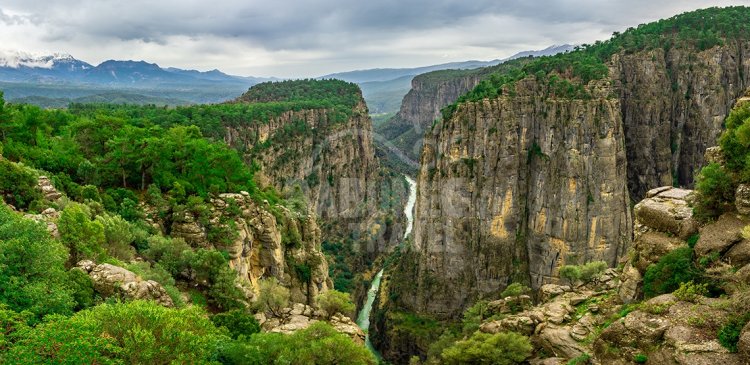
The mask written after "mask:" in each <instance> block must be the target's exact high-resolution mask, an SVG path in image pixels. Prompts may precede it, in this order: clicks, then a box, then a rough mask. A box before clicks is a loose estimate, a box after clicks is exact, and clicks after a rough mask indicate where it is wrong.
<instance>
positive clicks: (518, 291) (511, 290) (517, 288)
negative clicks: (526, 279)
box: [500, 283, 531, 298]
mask: <svg viewBox="0 0 750 365" xmlns="http://www.w3.org/2000/svg"><path fill="white" fill-rule="evenodd" d="M530 291H531V288H529V287H528V286H526V285H523V284H521V283H512V284H510V285H508V286H507V287H506V288H505V290H503V292H502V293H500V296H501V297H503V298H506V297H517V296H519V295H523V294H526V293H528V292H530Z"/></svg>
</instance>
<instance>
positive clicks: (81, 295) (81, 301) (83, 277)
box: [67, 267, 96, 311]
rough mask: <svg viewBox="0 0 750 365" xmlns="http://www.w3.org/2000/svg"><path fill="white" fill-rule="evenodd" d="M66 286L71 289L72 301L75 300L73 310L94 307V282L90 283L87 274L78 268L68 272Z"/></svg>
mask: <svg viewBox="0 0 750 365" xmlns="http://www.w3.org/2000/svg"><path fill="white" fill-rule="evenodd" d="M67 286H68V287H69V288H70V289H71V291H72V295H73V300H75V303H76V306H75V310H76V311H80V310H83V309H87V308H90V307H93V306H94V304H95V303H94V298H95V295H96V293H95V292H94V282H92V281H91V277H89V274H86V273H85V272H83V270H81V269H79V268H75V267H74V268H72V269H70V270H69V271H68V281H67Z"/></svg>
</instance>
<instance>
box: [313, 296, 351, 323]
mask: <svg viewBox="0 0 750 365" xmlns="http://www.w3.org/2000/svg"><path fill="white" fill-rule="evenodd" d="M315 302H316V303H317V304H318V307H319V308H320V309H322V310H324V311H326V313H327V314H328V318H329V319H330V318H331V317H332V316H333V315H335V314H336V313H341V314H344V315H346V316H352V315H354V310H355V308H356V307H355V306H354V303H352V299H351V297H350V296H349V293H342V292H340V291H338V290H329V291H326V292H323V293H320V294H318V296H317V297H316V298H315Z"/></svg>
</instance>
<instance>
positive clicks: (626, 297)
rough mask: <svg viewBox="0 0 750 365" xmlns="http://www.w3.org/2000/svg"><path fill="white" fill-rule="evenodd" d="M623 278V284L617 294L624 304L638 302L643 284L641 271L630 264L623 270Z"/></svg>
mask: <svg viewBox="0 0 750 365" xmlns="http://www.w3.org/2000/svg"><path fill="white" fill-rule="evenodd" d="M621 278H622V284H620V289H619V290H618V292H617V295H618V296H619V297H620V300H621V301H622V302H623V303H632V302H634V301H636V300H637V299H638V298H639V297H640V294H641V291H640V288H641V282H642V280H643V276H642V275H641V273H640V271H638V269H637V268H635V267H634V266H633V265H632V264H631V263H630V262H628V263H627V264H626V265H625V268H624V269H623V272H622V276H621Z"/></svg>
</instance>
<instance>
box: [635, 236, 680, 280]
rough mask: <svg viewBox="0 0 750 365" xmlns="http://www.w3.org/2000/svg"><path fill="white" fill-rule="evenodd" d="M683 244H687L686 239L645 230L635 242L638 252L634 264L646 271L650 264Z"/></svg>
mask: <svg viewBox="0 0 750 365" xmlns="http://www.w3.org/2000/svg"><path fill="white" fill-rule="evenodd" d="M683 246H685V241H683V240H681V239H679V238H676V237H670V236H668V235H667V234H665V233H662V232H655V231H649V232H645V233H644V234H642V235H640V236H639V237H638V238H637V239H636V240H635V242H634V243H633V250H634V251H635V252H636V253H637V255H636V258H635V262H634V265H635V267H636V268H637V269H638V271H640V272H641V273H645V272H646V269H647V268H648V266H649V265H651V264H653V263H656V262H657V261H659V259H660V258H661V257H662V256H664V255H666V254H668V253H670V252H672V251H673V250H674V249H676V248H679V247H683Z"/></svg>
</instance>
